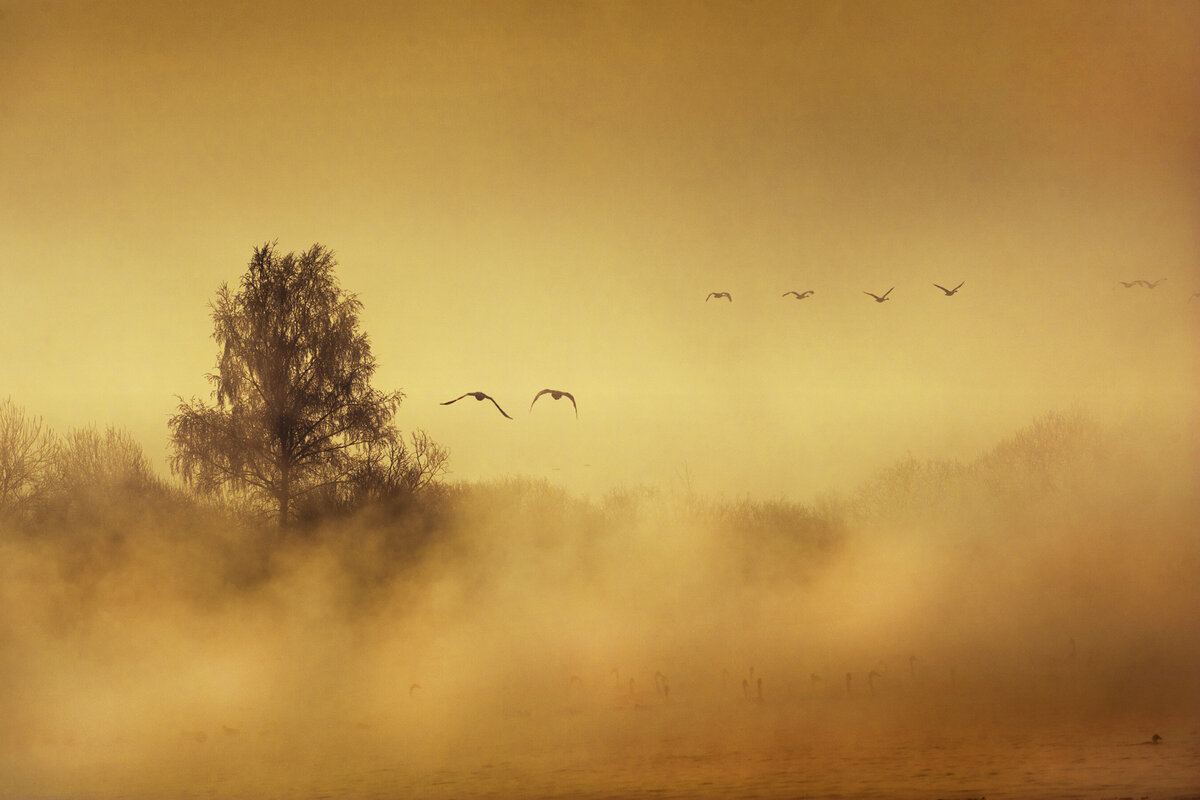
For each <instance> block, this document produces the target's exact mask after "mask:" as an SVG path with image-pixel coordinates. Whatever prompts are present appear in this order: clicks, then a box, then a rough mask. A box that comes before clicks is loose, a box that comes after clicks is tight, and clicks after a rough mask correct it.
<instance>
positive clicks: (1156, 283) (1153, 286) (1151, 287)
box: [1134, 278, 1166, 289]
mask: <svg viewBox="0 0 1200 800" xmlns="http://www.w3.org/2000/svg"><path fill="white" fill-rule="evenodd" d="M1165 280H1166V278H1159V279H1158V280H1156V281H1155V282H1154V283H1151V282H1150V281H1141V280H1139V281H1134V282H1135V283H1138V284H1141V285H1142V286H1145V287H1146V288H1147V289H1153V288H1155V287H1157V286H1158V285H1159V284H1160V283H1162V282H1163V281H1165Z"/></svg>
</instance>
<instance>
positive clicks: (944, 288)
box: [934, 281, 966, 297]
mask: <svg viewBox="0 0 1200 800" xmlns="http://www.w3.org/2000/svg"><path fill="white" fill-rule="evenodd" d="M964 283H966V281H962V282H960V283H959V284H958V286H955V287H954V288H953V289H947V288H946V287H945V286H942V285H941V284H940V283H935V284H934V286H936V287H937V288H939V289H941V290H942V291H943V292H945V293H946V297H950V296H951V295H953V294H954V293H955V292H957V291H958V290H959V289H961V288H962V285H963V284H964Z"/></svg>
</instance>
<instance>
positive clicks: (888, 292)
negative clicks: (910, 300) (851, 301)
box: [863, 286, 896, 303]
mask: <svg viewBox="0 0 1200 800" xmlns="http://www.w3.org/2000/svg"><path fill="white" fill-rule="evenodd" d="M895 288H896V287H895V286H893V287H892V289H895ZM892 289H888V290H887V291H886V292H884V293H883V297H880V296H879V295H877V294H874V293H872V292H863V294H869V295H871V297H874V298H875V302H876V303H882V302H883V301H884V300H887V299H888V295H889V294H891V293H892Z"/></svg>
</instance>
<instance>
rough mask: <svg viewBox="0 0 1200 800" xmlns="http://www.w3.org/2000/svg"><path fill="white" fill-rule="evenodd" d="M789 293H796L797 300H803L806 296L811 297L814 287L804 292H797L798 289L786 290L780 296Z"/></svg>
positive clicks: (785, 295)
mask: <svg viewBox="0 0 1200 800" xmlns="http://www.w3.org/2000/svg"><path fill="white" fill-rule="evenodd" d="M789 294H794V295H796V299H797V300H803V299H804V298H806V297H810V296H811V295H812V294H813V290H812V289H806V290H805V291H804V292H803V293H801V292H796V291H791V292H784V293H783V294H781V295H779V296H780V297H787V296H788V295H789Z"/></svg>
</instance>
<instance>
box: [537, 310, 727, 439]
mask: <svg viewBox="0 0 1200 800" xmlns="http://www.w3.org/2000/svg"><path fill="white" fill-rule="evenodd" d="M705 302H708V301H705ZM544 394H548V395H550V396H551V397H552V398H554V399H555V400H561V399H562V398H564V397H565V398H567V399H568V400H570V401H571V407H572V408H574V409H575V418H576V419H579V406H577V405H575V395H573V394H571V393H570V392H564V391H562V390H561V389H542V390H541V391H540V392H538V393H537V394H535V395H534V396H533V403H536V402H537V401H538V398H539V397H541V396H542V395H544ZM533 403H530V404H529V410H530V411H533Z"/></svg>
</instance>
